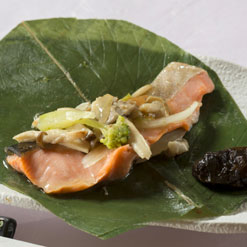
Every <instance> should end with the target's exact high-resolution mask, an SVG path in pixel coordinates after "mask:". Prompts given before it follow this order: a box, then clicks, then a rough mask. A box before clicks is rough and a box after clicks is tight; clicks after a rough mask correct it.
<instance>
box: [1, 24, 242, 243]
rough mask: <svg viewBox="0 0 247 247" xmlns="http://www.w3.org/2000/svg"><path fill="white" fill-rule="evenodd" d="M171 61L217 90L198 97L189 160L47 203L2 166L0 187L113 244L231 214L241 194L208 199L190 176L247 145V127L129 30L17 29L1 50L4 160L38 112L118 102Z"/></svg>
mask: <svg viewBox="0 0 247 247" xmlns="http://www.w3.org/2000/svg"><path fill="white" fill-rule="evenodd" d="M171 61H181V62H185V63H188V64H192V65H196V66H200V67H202V68H204V69H206V70H207V71H208V73H209V75H210V76H211V78H212V79H213V81H214V83H215V85H216V90H215V91H214V92H213V93H212V94H210V95H207V96H206V97H204V99H203V107H202V110H201V115H200V121H199V122H198V123H197V124H196V125H195V126H194V127H193V129H192V130H191V131H190V132H189V133H188V134H187V139H188V141H189V143H190V147H191V148H190V151H189V152H188V153H186V154H183V155H181V156H179V157H177V158H175V159H170V160H167V159H165V158H164V157H163V156H159V157H155V158H153V159H151V161H149V162H146V163H144V164H139V165H135V166H134V168H133V170H132V171H131V173H130V175H129V176H128V177H127V178H126V179H124V180H122V181H116V182H114V183H111V184H106V185H104V186H96V187H95V188H92V189H91V190H88V191H84V192H79V193H74V194H69V195H62V196H50V195H46V194H44V193H42V192H41V191H40V190H39V189H38V188H36V187H35V186H33V185H32V184H30V183H29V182H28V181H27V180H26V178H25V177H24V176H23V175H20V174H18V173H17V172H15V171H13V169H11V168H8V169H6V167H5V166H3V165H1V166H0V182H1V183H3V184H5V185H7V186H8V187H10V188H12V189H15V190H17V191H19V192H21V193H24V194H26V195H28V196H31V197H32V198H34V199H35V200H37V201H38V202H40V203H41V204H42V205H43V206H44V207H46V208H47V209H49V210H50V211H51V212H53V213H54V214H56V215H57V216H59V217H61V218H62V219H64V220H65V221H67V222H68V223H69V224H71V225H73V226H74V227H77V228H79V229H82V230H84V231H86V232H88V233H90V234H93V235H95V236H98V237H100V238H109V237H112V236H115V235H116V234H119V233H121V232H124V231H127V230H129V229H133V228H137V227H140V226H143V225H147V224H148V222H154V221H156V222H159V221H166V220H171V219H175V220H176V219H183V218H200V217H204V216H216V215H222V214H227V213H230V212H232V211H233V210H235V209H236V208H237V207H238V206H239V205H240V204H241V203H242V202H243V201H244V200H246V193H245V192H244V191H241V192H233V191H212V190H210V189H209V188H207V187H204V186H202V185H201V184H200V183H198V182H197V181H196V180H195V179H194V178H193V177H192V175H191V166H192V164H193V163H194V161H195V160H197V159H198V158H200V157H201V156H202V155H203V154H204V153H205V152H207V151H213V150H220V149H224V148H226V147H231V146H243V145H245V146H246V145H247V131H246V130H247V121H246V119H245V118H244V117H243V115H242V114H241V112H240V111H239V109H238V107H237V105H236V104H235V103H234V101H233V100H232V98H231V96H230V95H229V94H228V92H227V91H226V90H225V88H224V87H223V86H222V84H221V82H220V80H219V78H218V77H217V75H216V74H215V72H214V71H212V70H211V69H210V68H208V67H207V66H205V65H204V64H203V63H202V62H200V61H199V60H198V59H196V58H195V57H193V56H192V55H190V54H188V53H187V52H185V51H183V50H182V49H180V48H179V47H177V46H176V45H174V44H172V43H171V42H169V41H168V40H166V39H165V38H162V37H160V36H157V35H155V34H154V33H151V32H149V31H147V30H145V29H143V28H140V27H138V26H135V25H133V24H131V23H128V22H125V21H116V20H76V19H49V20H38V21H28V22H23V23H21V24H20V25H19V26H17V27H16V28H15V29H14V30H13V31H11V32H10V33H9V34H8V35H7V36H6V37H5V38H4V39H3V40H2V41H1V42H0V68H1V70H0V119H1V121H0V129H1V136H0V155H1V159H2V160H4V158H5V154H4V152H3V148H4V147H5V146H8V145H11V144H12V143H13V141H12V139H11V138H12V136H14V135H16V134H17V133H19V132H21V131H25V130H28V129H30V125H31V122H32V119H33V116H34V115H35V114H36V113H44V112H48V111H53V110H55V109H56V108H58V107H66V106H68V107H69V106H72V107H74V106H75V105H77V104H79V103H81V102H82V101H85V100H87V99H89V100H94V99H95V98H96V97H97V96H99V95H103V94H105V93H110V94H113V95H116V96H118V97H123V96H124V95H126V94H127V93H132V92H134V91H135V90H136V89H137V88H139V87H140V86H142V85H144V84H146V83H150V82H151V81H152V80H153V79H154V78H155V77H156V75H157V74H158V73H159V72H160V71H161V69H162V68H163V67H164V66H166V65H167V64H168V63H169V62H171Z"/></svg>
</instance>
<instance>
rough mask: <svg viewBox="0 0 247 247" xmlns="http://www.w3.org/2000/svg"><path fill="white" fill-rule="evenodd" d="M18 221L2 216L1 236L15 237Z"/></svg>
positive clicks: (0, 217)
mask: <svg viewBox="0 0 247 247" xmlns="http://www.w3.org/2000/svg"><path fill="white" fill-rule="evenodd" d="M15 229H16V221H15V220H14V219H12V218H9V217H4V216H0V236H2V237H7V238H13V237H14V235H15Z"/></svg>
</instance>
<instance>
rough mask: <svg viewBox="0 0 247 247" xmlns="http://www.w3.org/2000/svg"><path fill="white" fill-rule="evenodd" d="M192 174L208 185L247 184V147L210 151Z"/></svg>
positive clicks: (194, 167) (240, 186) (195, 165)
mask: <svg viewBox="0 0 247 247" xmlns="http://www.w3.org/2000/svg"><path fill="white" fill-rule="evenodd" d="M192 174H193V176H194V177H196V178H197V179H198V180H199V181H200V182H202V183H205V184H208V185H227V186H230V187H235V188H236V187H237V188H243V187H245V186H247V147H234V148H229V149H226V150H223V151H219V152H208V153H206V154H205V155H204V157H203V158H202V159H201V160H199V161H198V162H196V163H195V164H194V166H193V168H192Z"/></svg>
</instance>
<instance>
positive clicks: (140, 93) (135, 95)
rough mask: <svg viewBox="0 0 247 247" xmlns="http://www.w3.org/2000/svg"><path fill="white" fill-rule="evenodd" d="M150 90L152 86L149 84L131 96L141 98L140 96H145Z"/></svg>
mask: <svg viewBox="0 0 247 247" xmlns="http://www.w3.org/2000/svg"><path fill="white" fill-rule="evenodd" d="M150 89H152V85H151V84H147V85H145V86H143V87H141V88H139V89H137V90H136V91H135V92H134V93H133V94H132V96H133V97H138V96H141V95H144V94H146V93H147V92H148V91H149V90H150Z"/></svg>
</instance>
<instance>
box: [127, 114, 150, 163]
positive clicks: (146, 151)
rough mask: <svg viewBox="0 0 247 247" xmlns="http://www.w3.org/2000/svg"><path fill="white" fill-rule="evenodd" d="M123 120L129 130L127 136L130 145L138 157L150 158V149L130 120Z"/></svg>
mask: <svg viewBox="0 0 247 247" xmlns="http://www.w3.org/2000/svg"><path fill="white" fill-rule="evenodd" d="M125 121H126V123H127V124H128V126H129V128H130V131H131V132H130V138H129V143H130V145H131V146H132V147H133V149H134V150H135V152H136V153H137V154H138V156H139V157H140V158H142V159H147V160H148V159H150V157H151V155H152V152H151V150H150V147H149V144H148V143H147V141H146V140H145V139H144V137H143V136H142V134H141V133H140V132H139V131H138V129H137V128H136V127H135V125H134V124H133V123H132V122H131V121H129V120H128V119H126V120H125Z"/></svg>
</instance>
